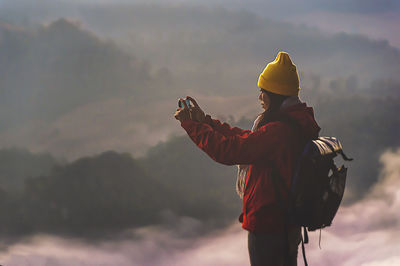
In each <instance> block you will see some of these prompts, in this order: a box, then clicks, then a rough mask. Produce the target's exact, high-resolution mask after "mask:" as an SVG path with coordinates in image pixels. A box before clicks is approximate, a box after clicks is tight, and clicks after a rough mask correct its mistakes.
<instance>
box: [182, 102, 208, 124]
mask: <svg viewBox="0 0 400 266" xmlns="http://www.w3.org/2000/svg"><path fill="white" fill-rule="evenodd" d="M186 99H189V100H190V101H191V102H192V103H193V106H192V107H190V109H189V110H190V117H191V119H192V120H194V121H197V122H200V123H203V122H204V121H205V120H206V115H205V114H204V112H203V110H201V108H200V106H199V105H198V104H197V102H196V100H195V99H193V98H192V97H190V96H186Z"/></svg>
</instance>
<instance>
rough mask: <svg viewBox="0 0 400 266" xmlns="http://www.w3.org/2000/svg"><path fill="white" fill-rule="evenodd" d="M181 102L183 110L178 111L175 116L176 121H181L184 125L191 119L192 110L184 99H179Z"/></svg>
mask: <svg viewBox="0 0 400 266" xmlns="http://www.w3.org/2000/svg"><path fill="white" fill-rule="evenodd" d="M179 101H181V103H182V104H183V108H178V109H176V112H175V115H174V116H175V119H176V120H179V121H180V122H181V123H182V122H183V121H185V120H188V119H191V118H190V110H189V107H188V106H187V105H186V102H185V101H184V100H183V99H182V98H179Z"/></svg>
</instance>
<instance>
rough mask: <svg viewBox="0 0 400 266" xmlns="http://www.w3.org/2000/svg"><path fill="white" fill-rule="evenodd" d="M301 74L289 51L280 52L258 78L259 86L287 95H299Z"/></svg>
mask: <svg viewBox="0 0 400 266" xmlns="http://www.w3.org/2000/svg"><path fill="white" fill-rule="evenodd" d="M299 83H300V82H299V75H298V74H297V69H296V66H295V65H294V64H293V63H292V60H291V59H290V57H289V54H288V53H285V52H279V53H278V56H277V57H276V59H275V61H274V62H271V63H269V64H268V65H267V66H266V67H265V69H264V71H263V72H262V73H261V75H260V77H259V78H258V87H259V88H261V89H264V90H266V91H270V92H273V93H276V94H280V95H285V96H294V95H299V90H300V86H299Z"/></svg>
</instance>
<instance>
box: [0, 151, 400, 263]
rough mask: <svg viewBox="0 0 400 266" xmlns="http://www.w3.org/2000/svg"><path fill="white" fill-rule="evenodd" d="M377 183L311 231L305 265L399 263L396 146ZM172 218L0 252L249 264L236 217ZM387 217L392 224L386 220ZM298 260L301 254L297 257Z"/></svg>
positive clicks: (6, 259)
mask: <svg viewBox="0 0 400 266" xmlns="http://www.w3.org/2000/svg"><path fill="white" fill-rule="evenodd" d="M381 162H382V163H383V165H384V166H383V170H382V173H381V178H380V182H379V183H377V184H376V185H375V186H374V187H373V188H372V189H371V191H370V193H369V194H368V195H367V196H366V197H365V198H364V199H363V200H361V201H359V202H358V203H356V204H354V205H352V206H349V207H342V208H341V209H340V211H339V213H338V214H337V217H336V218H335V220H334V224H333V226H332V227H330V228H328V229H326V230H325V229H324V230H323V231H322V242H321V246H322V250H320V249H319V247H318V238H319V233H318V232H315V233H310V244H308V245H307V246H306V250H307V257H308V261H309V263H310V265H326V266H331V265H332V266H333V265H343V266H354V265H362V266H388V265H399V264H400V255H399V254H398V250H399V248H400V244H399V243H400V232H399V230H398V229H399V226H400V214H399V212H398V210H399V209H400V186H399V184H400V149H397V150H392V151H387V152H386V153H384V154H383V155H382V156H381ZM167 216H168V217H169V219H174V220H175V223H176V224H177V228H180V227H182V228H185V229H184V230H183V231H182V232H184V233H183V234H182V233H177V232H176V231H174V229H165V228H164V229H161V230H160V228H156V227H144V228H141V229H136V230H133V231H132V232H130V233H129V234H127V235H129V236H130V237H129V238H125V239H123V240H118V241H110V240H108V241H102V242H99V243H96V244H93V243H90V244H88V243H85V242H82V241H80V240H79V239H62V238H59V237H54V236H49V235H38V236H35V237H33V238H31V239H29V241H25V242H21V243H18V244H14V245H11V246H9V248H8V250H7V251H3V252H2V253H0V261H1V262H2V263H4V264H5V265H21V266H24V265H50V264H51V265H60V266H63V265H121V266H125V265H161V266H164V265H165V266H167V265H174V266H183V265H185V266H197V265H230V266H235V265H238V266H239V265H248V264H249V261H248V254H247V244H246V241H247V233H246V231H244V230H242V229H241V228H240V225H239V224H238V223H237V222H235V223H234V224H232V226H230V227H228V228H226V229H223V230H219V231H214V232H213V233H212V234H208V235H205V236H201V237H198V238H196V239H193V238H191V237H184V236H185V234H186V233H185V232H188V231H189V232H190V231H191V230H198V229H196V228H199V226H200V227H201V223H199V222H198V221H196V220H193V219H192V218H177V217H171V215H167ZM387 220H391V221H392V222H391V223H389V224H388V223H387ZM298 262H299V265H303V264H302V257H301V253H299V257H298Z"/></svg>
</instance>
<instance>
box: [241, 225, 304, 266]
mask: <svg viewBox="0 0 400 266" xmlns="http://www.w3.org/2000/svg"><path fill="white" fill-rule="evenodd" d="M285 236H286V234H285V233H252V232H249V235H248V248H249V255H250V263H251V266H297V249H298V245H299V243H300V242H301V230H300V228H295V229H291V230H289V231H288V234H287V236H288V242H287V243H286V242H285V238H286V237H285ZM287 247H289V248H287Z"/></svg>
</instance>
